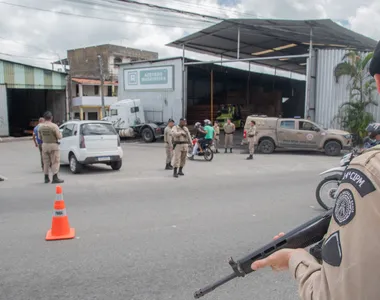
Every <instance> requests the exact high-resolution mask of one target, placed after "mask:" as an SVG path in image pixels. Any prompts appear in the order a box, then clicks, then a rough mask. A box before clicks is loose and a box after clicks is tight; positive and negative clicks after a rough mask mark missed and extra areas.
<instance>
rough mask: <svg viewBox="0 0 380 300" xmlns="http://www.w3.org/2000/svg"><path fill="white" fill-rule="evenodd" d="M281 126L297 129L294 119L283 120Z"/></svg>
mask: <svg viewBox="0 0 380 300" xmlns="http://www.w3.org/2000/svg"><path fill="white" fill-rule="evenodd" d="M280 127H281V128H285V129H295V128H296V127H295V122H294V121H281V124H280Z"/></svg>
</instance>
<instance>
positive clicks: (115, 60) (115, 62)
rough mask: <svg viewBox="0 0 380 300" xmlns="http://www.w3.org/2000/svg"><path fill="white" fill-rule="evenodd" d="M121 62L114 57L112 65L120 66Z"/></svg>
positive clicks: (118, 58)
mask: <svg viewBox="0 0 380 300" xmlns="http://www.w3.org/2000/svg"><path fill="white" fill-rule="evenodd" d="M122 62H123V60H122V59H121V58H120V57H115V58H114V60H113V64H114V65H117V64H121V63H122Z"/></svg>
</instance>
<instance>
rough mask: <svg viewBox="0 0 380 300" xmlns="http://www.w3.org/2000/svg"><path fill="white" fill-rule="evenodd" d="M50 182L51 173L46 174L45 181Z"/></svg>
mask: <svg viewBox="0 0 380 300" xmlns="http://www.w3.org/2000/svg"><path fill="white" fill-rule="evenodd" d="M49 182H50V178H49V175H45V183H49Z"/></svg>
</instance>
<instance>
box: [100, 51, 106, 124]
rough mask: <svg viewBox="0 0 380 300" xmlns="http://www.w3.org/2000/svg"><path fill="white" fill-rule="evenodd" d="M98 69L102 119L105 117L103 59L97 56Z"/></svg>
mask: <svg viewBox="0 0 380 300" xmlns="http://www.w3.org/2000/svg"><path fill="white" fill-rule="evenodd" d="M98 59H99V69H100V96H101V98H102V118H104V117H105V116H106V108H105V104H104V75H103V59H102V56H101V55H98Z"/></svg>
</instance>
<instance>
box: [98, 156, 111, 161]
mask: <svg viewBox="0 0 380 300" xmlns="http://www.w3.org/2000/svg"><path fill="white" fill-rule="evenodd" d="M107 160H110V157H109V156H102V157H98V161H107Z"/></svg>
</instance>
